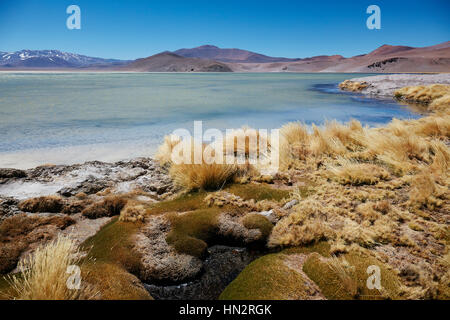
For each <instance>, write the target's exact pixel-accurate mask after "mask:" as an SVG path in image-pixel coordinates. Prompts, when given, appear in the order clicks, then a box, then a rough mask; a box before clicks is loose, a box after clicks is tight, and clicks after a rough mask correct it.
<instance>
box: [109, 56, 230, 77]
mask: <svg viewBox="0 0 450 320" xmlns="http://www.w3.org/2000/svg"><path fill="white" fill-rule="evenodd" d="M116 70H120V71H138V72H231V71H232V70H231V69H230V68H229V66H227V65H226V64H224V63H221V62H217V61H213V60H206V59H197V58H185V57H182V56H179V55H177V54H174V53H171V52H168V51H166V52H162V53H158V54H155V55H153V56H151V57H148V58H143V59H137V60H135V61H133V62H131V63H130V64H127V65H125V66H122V67H119V68H116Z"/></svg>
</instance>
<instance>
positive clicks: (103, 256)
mask: <svg viewBox="0 0 450 320" xmlns="http://www.w3.org/2000/svg"><path fill="white" fill-rule="evenodd" d="M139 226H140V224H139V223H126V222H121V221H118V217H115V218H113V220H111V222H110V223H108V224H107V225H105V226H104V227H103V228H102V229H100V231H99V232H97V234H96V235H94V236H93V237H91V238H89V239H87V240H86V241H85V242H84V243H83V245H82V249H83V250H86V251H88V252H89V253H88V260H95V261H100V262H106V263H115V264H118V265H121V266H122V267H124V268H125V269H126V270H128V271H130V272H131V273H137V272H138V271H139V267H140V256H139V254H138V253H137V252H135V251H134V250H133V242H132V240H131V237H132V236H133V235H134V234H136V232H137V231H138V230H139Z"/></svg>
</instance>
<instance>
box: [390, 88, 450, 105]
mask: <svg viewBox="0 0 450 320" xmlns="http://www.w3.org/2000/svg"><path fill="white" fill-rule="evenodd" d="M394 94H395V97H396V98H397V99H400V100H405V101H408V102H413V103H422V104H426V105H429V107H430V110H435V111H437V110H439V109H441V108H446V107H448V106H449V105H450V85H445V84H432V85H428V86H411V87H405V88H402V89H399V90H397V91H395V93H394Z"/></svg>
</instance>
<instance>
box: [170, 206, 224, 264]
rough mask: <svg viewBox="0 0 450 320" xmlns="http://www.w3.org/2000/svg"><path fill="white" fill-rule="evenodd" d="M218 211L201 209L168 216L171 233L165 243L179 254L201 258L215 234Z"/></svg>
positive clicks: (215, 209)
mask: <svg viewBox="0 0 450 320" xmlns="http://www.w3.org/2000/svg"><path fill="white" fill-rule="evenodd" d="M219 213H220V211H219V209H217V208H209V209H201V210H196V211H192V212H188V213H185V214H181V215H178V214H169V215H168V218H169V221H170V224H171V231H170V232H169V234H168V235H167V238H166V241H167V243H169V244H171V245H173V246H174V248H175V250H177V251H178V252H179V253H185V254H190V255H193V256H196V257H199V256H201V255H202V254H203V253H204V251H205V250H206V248H207V243H208V242H209V241H212V240H213V239H214V238H215V237H216V234H217V223H218V216H219Z"/></svg>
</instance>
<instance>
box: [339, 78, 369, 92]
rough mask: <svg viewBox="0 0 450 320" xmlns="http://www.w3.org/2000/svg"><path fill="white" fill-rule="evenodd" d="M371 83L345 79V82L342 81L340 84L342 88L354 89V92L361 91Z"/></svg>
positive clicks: (346, 89)
mask: <svg viewBox="0 0 450 320" xmlns="http://www.w3.org/2000/svg"><path fill="white" fill-rule="evenodd" d="M368 86H369V85H368V83H367V82H357V81H351V80H345V81H344V82H341V83H340V84H339V88H340V89H341V90H345V91H352V92H359V91H361V90H363V89H365V88H367V87H368Z"/></svg>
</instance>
